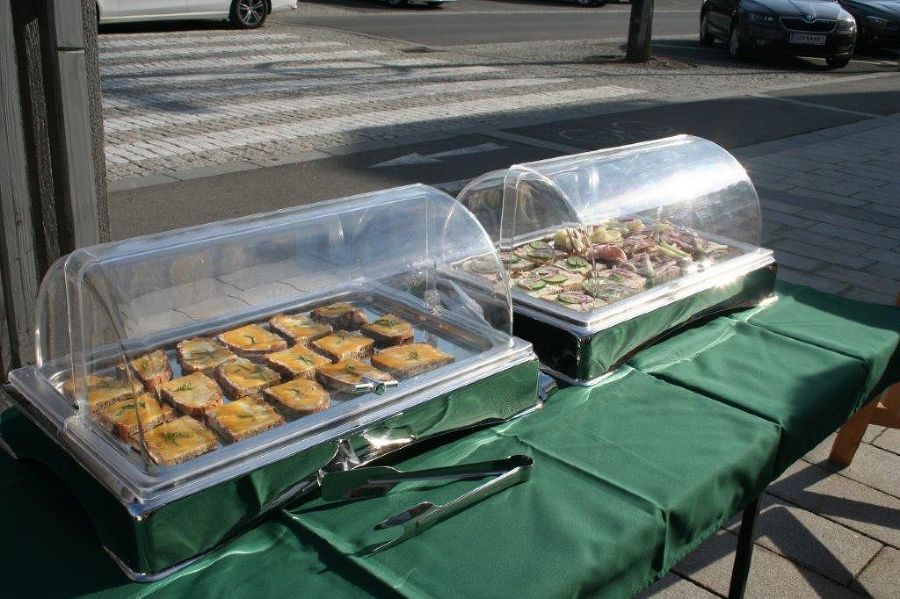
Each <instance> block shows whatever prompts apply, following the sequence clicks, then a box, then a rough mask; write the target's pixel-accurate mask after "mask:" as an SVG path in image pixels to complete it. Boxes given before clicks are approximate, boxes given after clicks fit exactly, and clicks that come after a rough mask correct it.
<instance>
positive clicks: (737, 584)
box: [728, 497, 760, 599]
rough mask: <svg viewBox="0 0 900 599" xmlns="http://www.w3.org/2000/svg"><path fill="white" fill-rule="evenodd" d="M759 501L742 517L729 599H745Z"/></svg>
mask: <svg viewBox="0 0 900 599" xmlns="http://www.w3.org/2000/svg"><path fill="white" fill-rule="evenodd" d="M759 501H760V498H759V497H757V498H756V499H754V500H753V503H751V504H750V505H748V506H747V507H746V508H744V514H743V516H741V530H740V532H739V533H738V542H737V551H736V552H735V555H734V566H733V567H732V568H731V585H730V586H729V587H728V597H729V599H743V597H744V589H745V587H746V586H747V576H748V575H749V574H750V560H751V559H752V558H753V539H754V538H756V519H757V516H759Z"/></svg>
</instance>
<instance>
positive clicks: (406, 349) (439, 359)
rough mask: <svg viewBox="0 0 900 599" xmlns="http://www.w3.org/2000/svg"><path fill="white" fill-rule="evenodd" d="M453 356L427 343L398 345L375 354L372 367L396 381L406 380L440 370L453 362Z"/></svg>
mask: <svg viewBox="0 0 900 599" xmlns="http://www.w3.org/2000/svg"><path fill="white" fill-rule="evenodd" d="M453 359H454V358H453V356H451V355H450V354H448V353H445V352H442V351H441V350H439V349H437V348H436V347H434V346H432V345H429V344H428V343H411V344H409V345H398V346H396V347H389V348H387V349H383V350H381V351H379V352H377V353H376V354H375V355H374V356H372V365H373V366H375V367H376V368H378V369H380V370H383V371H385V372H387V373H389V374H391V375H392V376H393V377H394V378H396V379H408V378H410V377H413V376H415V375H417V374H421V373H423V372H427V371H429V370H434V369H435V368H440V367H441V366H444V365H445V364H449V363H450V362H452V361H453Z"/></svg>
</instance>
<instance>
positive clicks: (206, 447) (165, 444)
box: [144, 416, 218, 464]
mask: <svg viewBox="0 0 900 599" xmlns="http://www.w3.org/2000/svg"><path fill="white" fill-rule="evenodd" d="M144 442H145V443H146V445H147V451H148V452H149V453H150V457H151V458H153V461H154V462H156V463H157V464H177V463H179V462H182V461H184V460H185V459H187V458H189V457H194V456H195V455H199V454H201V453H206V452H208V451H212V450H213V449H215V448H216V445H218V443H217V442H216V436H215V435H214V434H213V432H212V431H211V430H209V429H208V428H206V427H205V426H203V425H202V424H200V423H199V422H197V421H196V420H194V419H193V418H191V417H190V416H182V417H181V418H178V419H176V420H173V421H172V422H167V423H165V424H160V425H159V426H157V427H156V428H152V429H150V430H149V431H147V432H145V433H144Z"/></svg>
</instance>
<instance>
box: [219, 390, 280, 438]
mask: <svg viewBox="0 0 900 599" xmlns="http://www.w3.org/2000/svg"><path fill="white" fill-rule="evenodd" d="M206 422H207V424H209V427H210V428H212V429H213V430H214V431H216V432H217V433H219V435H221V436H222V437H223V438H225V439H227V440H228V441H230V442H232V443H235V442H237V441H240V440H242V439H246V438H247V437H252V436H253V435H258V434H259V433H262V432H265V431H267V430H269V429H272V428H275V427H276V426H280V425H282V424H284V418H283V417H282V416H281V414H279V413H278V412H277V411H276V410H275V408H273V407H272V406H271V405H269V404H268V403H266V402H264V401H263V400H262V399H260V398H258V397H244V398H242V399H239V400H237V401H232V402H229V403H227V404H225V405H223V406H219V407H217V408H213V409H212V410H210V411H208V412H207V413H206Z"/></svg>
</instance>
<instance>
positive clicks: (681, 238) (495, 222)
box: [458, 135, 772, 330]
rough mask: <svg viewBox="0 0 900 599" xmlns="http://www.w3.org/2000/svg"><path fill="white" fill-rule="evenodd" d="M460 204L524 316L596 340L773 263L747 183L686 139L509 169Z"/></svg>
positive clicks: (726, 161) (722, 158) (716, 153)
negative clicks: (565, 324)
mask: <svg viewBox="0 0 900 599" xmlns="http://www.w3.org/2000/svg"><path fill="white" fill-rule="evenodd" d="M458 199H459V201H460V202H461V203H462V204H463V205H465V206H466V207H467V208H468V209H469V210H470V211H472V213H473V214H475V216H476V217H477V218H478V219H479V221H481V223H482V224H483V225H484V227H485V229H486V231H487V232H488V234H489V235H490V236H491V239H492V240H493V241H494V243H495V244H496V245H497V246H498V247H499V248H500V249H501V250H502V251H501V260H502V261H503V263H504V265H505V266H506V267H507V270H508V271H509V272H508V276H509V277H510V279H511V283H510V287H511V290H512V297H513V300H514V302H515V305H516V309H517V310H518V309H519V307H521V306H526V305H527V306H531V307H533V308H535V309H536V310H542V311H543V312H544V313H546V314H549V315H551V316H552V317H554V318H563V319H566V320H569V321H574V322H577V323H580V324H581V325H584V326H588V327H590V328H591V329H593V330H597V329H598V327H603V326H611V325H612V324H616V323H617V322H621V321H622V320H626V319H628V318H631V317H633V316H635V315H637V314H639V313H642V312H646V311H649V310H650V309H652V308H653V307H655V306H659V305H662V304H665V303H667V302H671V301H673V299H674V298H675V297H676V295H681V296H683V295H685V294H689V293H691V290H692V289H693V290H694V291H696V290H697V289H698V287H697V285H698V284H702V285H706V284H710V283H711V282H713V283H714V282H715V281H716V280H717V279H718V280H719V281H722V280H724V278H727V277H733V276H735V273H737V272H739V271H741V270H744V271H746V270H747V269H753V268H756V267H759V265H760V264H762V263H765V262H771V261H772V256H771V252H770V251H768V250H762V249H761V248H758V247H757V246H758V244H759V242H760V232H761V216H760V208H759V198H758V197H757V194H756V190H755V188H754V187H753V184H752V183H751V181H750V179H749V178H748V176H747V173H746V171H745V170H744V168H743V167H742V166H741V165H740V163H739V162H738V161H737V160H736V159H735V158H734V157H733V156H732V155H731V154H729V153H728V152H727V151H726V150H724V149H723V148H721V147H720V146H718V145H716V144H715V143H713V142H710V141H708V140H705V139H701V138H698V137H693V136H690V135H678V136H675V137H669V138H666V139H660V140H655V141H649V142H644V143H638V144H633V145H629V146H622V147H618V148H609V149H604V150H597V151H594V152H586V153H583V154H576V155H571V156H562V157H559V158H552V159H548V160H541V161H537V162H530V163H526V164H517V165H513V166H511V167H510V168H508V169H505V170H499V171H493V172H490V173H487V174H485V175H483V176H481V177H479V178H477V179H475V180H474V181H472V182H471V183H470V184H469V185H467V186H466V187H465V188H464V189H463V190H462V191H461V192H460V194H459V196H458ZM702 285H701V286H702ZM673 294H676V295H673Z"/></svg>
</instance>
